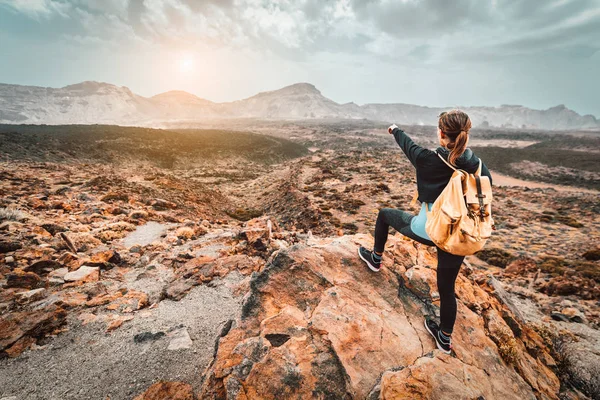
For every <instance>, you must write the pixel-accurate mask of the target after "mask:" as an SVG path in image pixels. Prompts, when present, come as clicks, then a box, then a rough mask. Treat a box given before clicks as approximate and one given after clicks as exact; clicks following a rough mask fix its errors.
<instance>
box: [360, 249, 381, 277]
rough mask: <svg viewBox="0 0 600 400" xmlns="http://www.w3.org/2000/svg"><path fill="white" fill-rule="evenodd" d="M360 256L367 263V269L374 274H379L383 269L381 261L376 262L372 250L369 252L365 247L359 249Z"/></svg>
mask: <svg viewBox="0 0 600 400" xmlns="http://www.w3.org/2000/svg"><path fill="white" fill-rule="evenodd" d="M358 256H359V257H360V259H361V260H363V261H364V262H366V263H367V267H369V269H370V270H371V271H373V272H379V270H380V269H381V259H379V261H376V260H375V258H374V257H373V252H372V251H371V250H367V249H365V248H364V247H362V246H360V247H359V248H358Z"/></svg>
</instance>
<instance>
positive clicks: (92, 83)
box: [63, 81, 115, 91]
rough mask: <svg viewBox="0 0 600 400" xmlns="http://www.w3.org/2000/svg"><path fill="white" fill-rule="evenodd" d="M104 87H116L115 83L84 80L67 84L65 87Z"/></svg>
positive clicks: (70, 88)
mask: <svg viewBox="0 0 600 400" xmlns="http://www.w3.org/2000/svg"><path fill="white" fill-rule="evenodd" d="M102 87H115V85H112V84H110V83H106V82H97V81H83V82H80V83H75V84H73V85H68V86H65V87H64V88H63V89H69V90H86V91H88V90H90V89H99V88H102Z"/></svg>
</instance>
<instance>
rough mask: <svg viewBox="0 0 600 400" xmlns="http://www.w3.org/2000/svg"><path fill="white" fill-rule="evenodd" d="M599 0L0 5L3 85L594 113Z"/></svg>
mask: <svg viewBox="0 0 600 400" xmlns="http://www.w3.org/2000/svg"><path fill="white" fill-rule="evenodd" d="M599 49H600V0H587V1H586V0H581V1H578V0H521V1H519V0H455V1H450V0H421V1H419V0H331V1H328V0H300V1H296V0H294V1H275V0H194V1H192V0H0V54H1V55H2V57H1V59H0V82H3V83H17V84H24V85H39V86H52V87H60V86H65V85H68V84H72V83H77V82H80V81H84V80H96V81H104V82H109V83H114V84H117V85H123V86H128V87H129V88H131V89H132V90H133V91H134V92H136V93H138V94H141V95H145V96H150V95H154V94H157V93H160V92H163V91H167V90H172V89H179V90H186V91H188V92H191V93H194V94H196V95H198V96H200V97H204V98H207V99H209V100H213V101H226V100H236V99H240V98H244V97H248V96H251V95H254V94H256V93H257V92H259V91H265V90H273V89H278V88H280V87H282V86H285V85H289V84H292V83H296V82H310V83H313V84H314V85H315V86H317V88H319V89H320V90H321V92H322V93H323V94H324V95H325V96H327V97H329V98H331V99H333V100H335V101H337V102H340V103H344V102H349V101H354V102H356V103H359V104H364V103H369V102H382V103H383V102H402V103H413V104H421V105H429V106H461V105H462V106H468V105H492V106H493V105H500V104H524V105H526V106H529V107H533V108H548V107H551V106H554V105H557V104H561V103H564V104H566V105H567V106H568V107H570V108H572V109H574V110H576V111H578V112H580V113H583V114H586V113H590V114H594V115H596V116H597V117H600V96H599V93H600V51H599Z"/></svg>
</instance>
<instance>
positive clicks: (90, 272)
mask: <svg viewBox="0 0 600 400" xmlns="http://www.w3.org/2000/svg"><path fill="white" fill-rule="evenodd" d="M63 279H64V280H65V282H76V281H97V280H98V279H100V268H98V267H89V266H86V265H83V266H81V267H80V268H79V269H78V270H77V271H74V272H69V273H68V274H66V275H65V276H64V278H63Z"/></svg>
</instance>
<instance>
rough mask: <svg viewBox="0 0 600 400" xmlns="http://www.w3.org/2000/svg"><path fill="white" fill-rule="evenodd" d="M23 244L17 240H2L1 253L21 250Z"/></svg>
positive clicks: (0, 242) (0, 244) (0, 243)
mask: <svg viewBox="0 0 600 400" xmlns="http://www.w3.org/2000/svg"><path fill="white" fill-rule="evenodd" d="M20 248H21V245H20V244H19V243H17V242H6V241H2V240H0V254H4V253H10V252H11V251H15V250H19V249H20Z"/></svg>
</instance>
